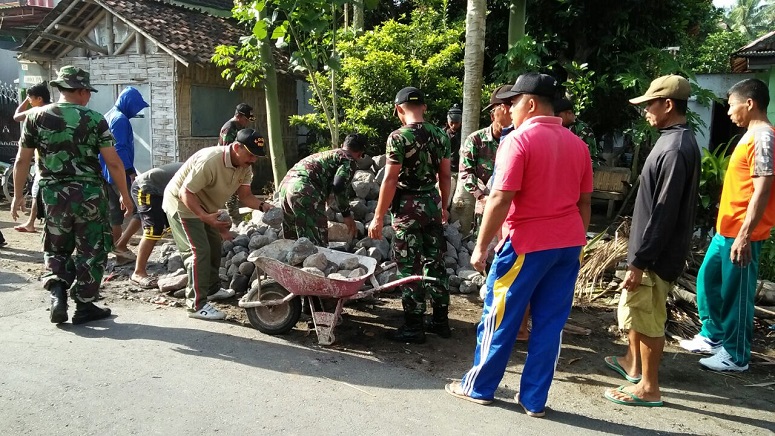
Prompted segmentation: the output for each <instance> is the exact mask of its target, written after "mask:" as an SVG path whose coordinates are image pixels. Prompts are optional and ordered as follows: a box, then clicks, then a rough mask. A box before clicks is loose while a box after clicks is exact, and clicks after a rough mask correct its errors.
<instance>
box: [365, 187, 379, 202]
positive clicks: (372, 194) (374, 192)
mask: <svg viewBox="0 0 775 436" xmlns="http://www.w3.org/2000/svg"><path fill="white" fill-rule="evenodd" d="M364 198H365V199H366V200H376V199H377V198H379V185H378V184H376V183H369V193H368V194H366V197H364Z"/></svg>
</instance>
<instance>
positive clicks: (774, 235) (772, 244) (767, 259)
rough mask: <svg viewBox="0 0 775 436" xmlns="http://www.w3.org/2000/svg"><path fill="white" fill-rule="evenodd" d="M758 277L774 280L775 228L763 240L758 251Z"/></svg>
mask: <svg viewBox="0 0 775 436" xmlns="http://www.w3.org/2000/svg"><path fill="white" fill-rule="evenodd" d="M759 278H760V279H762V280H775V228H773V229H772V230H771V231H770V237H769V238H768V239H767V240H766V241H764V243H763V244H762V251H761V253H759Z"/></svg>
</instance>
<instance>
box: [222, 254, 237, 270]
mask: <svg viewBox="0 0 775 436" xmlns="http://www.w3.org/2000/svg"><path fill="white" fill-rule="evenodd" d="M232 255H234V254H233V253H232ZM227 263H229V260H228V259H226V256H224V257H222V258H221V266H222V267H224V268H226V264H227Z"/></svg>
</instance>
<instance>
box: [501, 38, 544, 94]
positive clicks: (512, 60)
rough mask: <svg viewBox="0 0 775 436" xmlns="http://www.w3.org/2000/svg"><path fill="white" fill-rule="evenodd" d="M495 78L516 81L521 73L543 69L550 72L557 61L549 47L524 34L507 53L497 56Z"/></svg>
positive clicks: (502, 80)
mask: <svg viewBox="0 0 775 436" xmlns="http://www.w3.org/2000/svg"><path fill="white" fill-rule="evenodd" d="M494 61H495V66H494V68H493V74H492V76H493V79H494V81H495V82H497V83H514V82H515V81H516V80H517V77H519V75H520V74H523V73H527V72H533V71H541V72H548V70H549V67H550V66H551V65H553V64H554V63H555V61H554V60H551V56H550V54H549V51H548V49H547V48H546V46H545V45H544V43H542V42H538V41H536V40H535V39H533V38H532V37H531V36H530V35H525V36H523V37H522V38H521V39H520V40H519V41H517V43H516V44H514V45H513V46H511V47H510V48H509V49H508V50H507V51H506V53H505V54H499V55H497V56H495V59H494Z"/></svg>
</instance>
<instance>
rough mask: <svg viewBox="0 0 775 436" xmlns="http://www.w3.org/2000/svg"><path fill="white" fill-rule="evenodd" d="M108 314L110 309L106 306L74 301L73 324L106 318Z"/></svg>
mask: <svg viewBox="0 0 775 436" xmlns="http://www.w3.org/2000/svg"><path fill="white" fill-rule="evenodd" d="M109 316H110V309H108V308H107V307H105V308H102V307H97V306H95V305H94V303H81V302H80V301H76V302H75V313H74V314H73V324H83V323H85V322H89V321H97V320H98V319H103V318H107V317H109Z"/></svg>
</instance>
